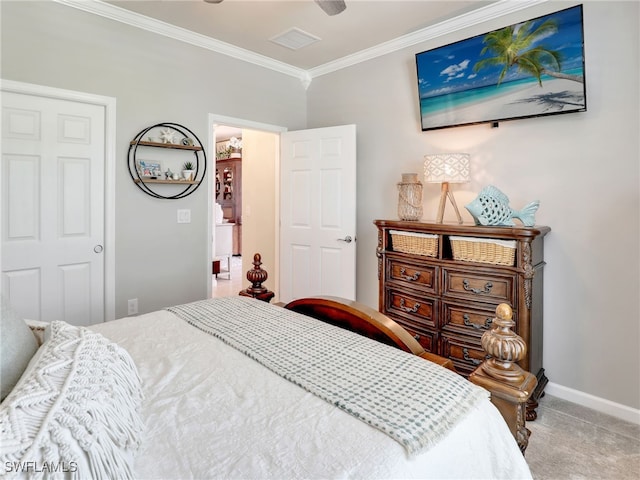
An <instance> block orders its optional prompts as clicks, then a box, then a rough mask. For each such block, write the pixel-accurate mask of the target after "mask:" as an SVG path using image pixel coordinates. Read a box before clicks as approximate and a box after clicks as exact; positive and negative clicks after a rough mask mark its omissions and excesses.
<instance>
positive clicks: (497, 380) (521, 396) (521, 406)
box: [469, 303, 538, 454]
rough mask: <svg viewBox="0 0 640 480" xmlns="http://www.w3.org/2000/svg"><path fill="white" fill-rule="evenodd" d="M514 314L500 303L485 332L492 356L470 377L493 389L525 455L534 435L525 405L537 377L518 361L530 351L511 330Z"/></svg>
mask: <svg viewBox="0 0 640 480" xmlns="http://www.w3.org/2000/svg"><path fill="white" fill-rule="evenodd" d="M512 317H513V310H512V309H511V307H510V306H509V305H507V304H506V303H501V304H500V305H498V307H497V308H496V318H494V319H493V324H492V327H491V330H488V331H486V332H484V334H483V335H482V348H484V350H485V351H486V352H487V353H488V354H489V355H491V358H489V359H488V360H486V361H484V362H483V363H482V364H481V365H480V366H479V367H478V368H476V369H475V370H474V371H473V372H472V373H471V375H470V376H469V380H470V381H472V382H473V383H475V384H476V385H480V386H481V387H483V388H485V389H487V390H489V391H490V392H491V402H493V404H494V405H495V406H496V407H497V408H498V410H499V411H500V413H501V414H502V416H503V417H504V419H505V421H506V422H507V425H508V426H509V429H510V430H511V433H512V434H513V436H514V437H515V439H516V442H517V443H518V446H519V447H520V450H521V451H522V453H523V454H524V451H525V450H526V448H527V445H528V444H529V435H530V434H531V432H530V431H529V429H527V427H526V426H525V423H526V408H525V407H526V404H527V401H528V400H529V398H530V397H531V394H532V393H533V390H534V389H535V388H536V384H537V383H538V380H537V379H536V376H535V375H533V374H532V373H530V372H526V371H524V370H523V369H522V368H521V367H520V366H519V365H518V364H517V362H519V361H520V360H522V359H523V358H524V356H525V354H526V353H527V345H526V343H525V341H524V340H523V339H522V338H521V337H520V336H519V335H517V334H516V333H514V332H513V331H512V330H511V327H513V326H514V325H515V322H514V321H513V320H512Z"/></svg>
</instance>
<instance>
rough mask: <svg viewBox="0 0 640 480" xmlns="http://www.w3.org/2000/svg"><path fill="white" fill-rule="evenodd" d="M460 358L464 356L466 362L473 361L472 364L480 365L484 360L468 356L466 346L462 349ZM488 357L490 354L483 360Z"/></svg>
mask: <svg viewBox="0 0 640 480" xmlns="http://www.w3.org/2000/svg"><path fill="white" fill-rule="evenodd" d="M462 358H464V359H465V360H466V361H467V362H471V363H473V364H474V365H480V364H481V363H482V362H483V361H484V360H478V359H477V358H473V357H470V356H469V349H468V348H463V349H462ZM488 358H490V355H487V356H486V357H484V359H485V360H487V359H488Z"/></svg>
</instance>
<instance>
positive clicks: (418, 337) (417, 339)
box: [413, 333, 420, 342]
mask: <svg viewBox="0 0 640 480" xmlns="http://www.w3.org/2000/svg"><path fill="white" fill-rule="evenodd" d="M413 338H414V339H415V340H416V341H418V342H419V341H420V334H419V333H416V334H415V335H414V336H413Z"/></svg>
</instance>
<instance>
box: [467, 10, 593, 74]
mask: <svg viewBox="0 0 640 480" xmlns="http://www.w3.org/2000/svg"><path fill="white" fill-rule="evenodd" d="M532 28H533V22H532V21H528V22H525V23H523V24H520V25H511V26H509V27H505V28H502V29H500V30H495V31H493V32H491V33H488V34H487V35H485V37H484V39H483V43H484V44H485V47H484V48H483V49H482V51H481V52H480V55H484V54H485V53H487V52H491V53H493V54H494V56H493V57H489V58H483V59H482V60H479V61H478V62H476V64H475V65H474V66H473V71H474V72H478V71H479V70H480V69H482V68H484V67H490V66H500V65H502V67H503V68H502V70H501V71H500V75H499V77H498V85H500V83H501V82H502V80H503V79H504V76H505V75H506V74H507V72H508V71H509V69H510V68H511V67H513V66H517V67H518V70H519V71H522V72H527V73H529V74H531V75H532V76H534V77H536V78H537V79H538V84H539V85H540V86H542V75H543V74H546V75H549V76H550V77H555V78H564V79H567V80H573V81H575V82H580V83H583V82H584V80H583V78H582V77H581V76H578V75H568V74H566V73H562V72H561V71H560V70H562V55H561V54H560V52H558V51H556V50H550V49H548V48H545V47H544V46H543V45H537V46H532V45H533V44H534V43H535V42H536V40H538V39H540V38H541V37H543V36H548V35H550V34H554V33H556V32H557V31H558V25H557V23H556V22H555V21H554V20H547V21H545V22H543V23H542V24H540V26H538V27H537V28H535V29H534V30H532Z"/></svg>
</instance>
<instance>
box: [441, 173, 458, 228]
mask: <svg viewBox="0 0 640 480" xmlns="http://www.w3.org/2000/svg"><path fill="white" fill-rule="evenodd" d="M447 197H448V198H449V201H450V202H451V204H452V205H453V208H454V210H455V211H456V216H457V217H458V223H459V224H460V225H462V217H461V216H460V210H458V205H457V204H456V199H455V197H454V196H453V193H451V192H450V191H449V182H442V185H441V187H440V205H439V206H438V216H437V218H436V223H442V218H443V217H444V205H445V203H447Z"/></svg>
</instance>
